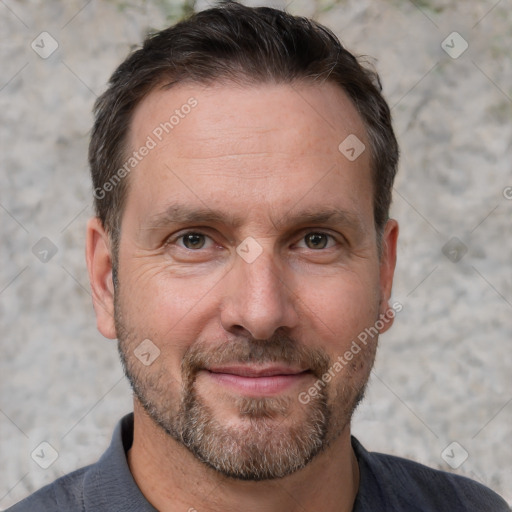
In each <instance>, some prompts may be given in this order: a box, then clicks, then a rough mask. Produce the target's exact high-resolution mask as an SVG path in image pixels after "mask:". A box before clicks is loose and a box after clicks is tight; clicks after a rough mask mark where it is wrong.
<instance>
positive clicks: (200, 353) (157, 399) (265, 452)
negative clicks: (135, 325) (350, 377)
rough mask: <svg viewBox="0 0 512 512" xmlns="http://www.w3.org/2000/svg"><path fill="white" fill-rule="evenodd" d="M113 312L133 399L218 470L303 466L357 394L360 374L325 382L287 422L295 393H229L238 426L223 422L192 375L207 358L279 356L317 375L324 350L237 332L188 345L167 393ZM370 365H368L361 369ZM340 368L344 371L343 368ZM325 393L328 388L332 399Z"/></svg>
mask: <svg viewBox="0 0 512 512" xmlns="http://www.w3.org/2000/svg"><path fill="white" fill-rule="evenodd" d="M116 311H117V308H116ZM119 313H120V312H119V311H117V314H116V329H117V334H118V338H119V344H118V349H119V353H120V357H121V361H122V364H123V367H124V371H125V374H126V376H127V378H128V380H129V381H130V384H131V386H132V389H133V392H134V395H135V397H136V399H137V400H138V402H139V403H140V404H141V405H142V407H143V408H144V410H145V411H146V413H147V414H148V416H149V417H150V418H151V419H152V420H153V421H154V423H155V424H156V425H158V426H160V427H161V428H162V429H163V430H164V431H165V432H166V433H167V434H168V435H169V436H170V437H171V438H173V439H174V440H176V441H177V442H179V443H181V444H182V445H183V446H185V447H186V448H188V450H189V451H190V452H191V453H192V454H193V455H194V456H195V457H196V458H197V459H198V460H200V461H201V462H203V463H204V464H205V465H207V466H208V467H210V468H213V469H214V470H216V471H218V472H219V473H220V474H222V475H223V476H226V477H230V478H234V479H238V480H247V481H262V480H269V479H276V478H283V477H285V476H287V475H290V474H292V473H294V472H296V471H298V470H300V469H302V468H304V467H305V466H306V465H307V464H308V463H309V462H310V461H311V460H312V459H313V458H314V457H315V456H316V455H318V454H319V453H321V452H322V451H324V450H325V449H326V448H327V447H328V446H329V445H330V444H331V443H332V442H333V441H334V440H335V439H337V438H338V437H339V435H340V434H341V433H342V432H343V430H344V429H345V428H346V427H347V426H348V425H349V424H350V420H351V417H352V414H353V412H354V410H355V409H356V407H357V405H358V404H359V402H360V401H361V400H362V398H363V396H364V391H365V387H366V382H367V377H368V376H367V375H366V378H365V379H364V381H362V382H363V383H362V384H360V385H359V387H357V388H354V387H352V386H350V385H346V384H345V382H343V381H342V382H341V383H340V384H338V387H336V388H333V390H332V392H331V393H329V390H330V388H331V387H332V384H325V385H324V386H323V387H321V388H320V389H319V390H318V394H317V395H316V396H314V397H311V401H310V402H309V403H308V404H307V405H304V404H301V405H300V407H301V408H302V410H299V413H300V421H297V420H295V421H294V423H293V424H291V425H290V424H289V422H288V423H286V420H287V417H288V416H289V415H290V414H291V413H295V414H297V404H298V403H299V401H298V398H292V397H290V396H286V397H264V398H251V397H245V396H240V397H238V398H237V399H235V400H234V404H235V407H236V411H237V412H238V415H239V417H240V419H241V421H240V426H239V427H238V428H234V427H230V426H225V425H223V424H222V423H221V422H219V421H218V420H217V419H216V415H215V410H214V409H213V408H212V407H210V405H209V404H208V403H206V402H205V400H204V399H203V397H201V396H200V395H199V394H198V393H197V390H196V386H195V377H196V375H197V372H198V371H199V370H201V369H203V368H204V367H205V366H208V365H209V364H212V363H213V364H222V363H226V362H238V363H248V362H253V363H254V362H258V363H265V362H276V361H279V362H281V363H283V362H285V363H290V364H292V363H295V364H297V363H300V364H301V365H303V367H305V368H310V369H311V370H312V373H313V374H314V375H315V377H317V378H321V376H322V375H323V374H324V373H325V372H326V371H327V370H328V368H329V366H330V360H329V358H328V357H327V355H326V354H325V353H324V352H323V351H320V350H318V349H311V348H308V347H304V346H298V345H297V343H296V342H295V341H293V340H291V339H290V338H288V337H286V336H282V335H279V336H275V337H273V338H272V340H265V341H263V342H262V341H259V340H248V339H246V338H242V339H241V340H239V341H236V342H233V343H231V342H230V343H224V344H223V345H221V346H220V347H217V348H215V350H212V349H211V348H209V349H207V348H206V347H205V346H200V345H199V344H194V345H192V346H191V347H190V348H189V350H188V351H187V353H186V354H185V356H184V358H183V361H182V364H181V370H182V371H181V374H182V383H183V384H182V386H181V393H180V394H179V396H176V393H175V394H174V396H171V392H170V390H171V389H172V387H173V386H172V385H171V384H169V380H170V379H169V375H168V373H167V372H166V371H165V369H164V368H163V367H161V369H160V371H159V372H155V371H152V369H151V367H144V368H141V365H140V362H139V361H138V360H137V359H136V358H135V356H134V355H133V348H134V346H136V344H137V342H136V341H135V337H132V336H130V335H129V331H128V330H125V329H124V328H123V326H122V324H121V321H120V314H119ZM131 332H133V331H131ZM130 338H132V339H130ZM137 339H138V338H137ZM372 352H373V353H374V350H372ZM360 355H361V354H360ZM362 357H365V355H362ZM367 357H371V354H367ZM372 361H373V359H372ZM370 368H371V364H370V365H369V369H368V374H369V371H370ZM343 371H350V370H348V367H347V368H345V369H344V370H343ZM329 394H333V395H334V398H332V399H331V401H329Z"/></svg>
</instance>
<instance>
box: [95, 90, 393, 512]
mask: <svg viewBox="0 0 512 512" xmlns="http://www.w3.org/2000/svg"><path fill="white" fill-rule="evenodd" d="M191 96H193V97H194V98H196V99H197V102H198V104H197V106H196V107H195V108H194V109H193V110H192V111H191V113H190V114H189V115H187V116H185V117H184V119H181V120H180V123H179V124H178V125H177V126H175V127H174V129H173V131H172V133H171V134H169V135H167V136H166V137H164V138H163V140H162V141H161V142H160V143H159V144H158V145H157V147H156V148H154V149H152V150H151V151H150V152H149V154H148V155H147V156H146V157H145V158H144V159H142V160H141V162H140V163H139V164H138V165H137V167H136V169H134V170H133V171H132V173H131V174H130V176H129V193H128V196H127V202H126V207H125V210H124V213H123V218H122V232H121V239H120V249H119V260H118V261H119V266H118V279H119V284H120V289H119V290H118V291H116V293H117V297H116V303H117V305H116V307H117V322H115V321H114V295H115V294H114V287H113V283H112V254H111V249H110V247H111V245H110V241H109V237H108V236H107V234H106V233H105V231H104V229H103V227H102V225H101V222H100V221H99V220H98V219H96V218H93V219H91V220H90V221H89V223H88V228H87V249H86V253H87V264H88V269H89V276H90V282H91V287H92V291H93V299H94V306H95V311H96V316H97V325H98V329H99V331H100V332H101V333H102V334H103V335H104V336H106V337H107V338H112V339H113V338H116V337H118V336H119V338H120V339H123V343H122V344H121V345H122V351H123V352H124V354H125V357H126V358H127V363H128V365H129V366H131V368H132V369H133V371H134V373H135V374H136V378H137V379H139V380H140V382H149V380H148V379H153V381H155V382H158V383H159V385H160V386H159V387H153V388H151V389H149V388H148V390H147V392H148V395H149V396H150V397H151V398H152V400H153V401H154V402H155V403H157V404H159V405H161V406H162V407H163V404H164V402H165V405H166V407H173V408H174V410H177V408H178V406H179V397H180V391H181V389H182V385H183V384H184V376H183V374H182V372H181V369H180V365H181V363H182V361H183V359H184V357H185V356H186V355H187V354H188V353H189V352H190V350H191V349H193V348H194V347H197V346H201V347H206V348H207V349H209V350H210V352H211V354H215V353H216V352H215V351H216V350H218V349H219V347H221V348H222V347H224V348H225V347H229V346H233V347H235V346H236V344H237V343H239V342H240V343H241V341H240V340H245V339H250V340H257V341H258V343H261V344H262V346H264V344H265V340H268V341H270V340H272V339H274V337H275V336H276V335H277V334H278V333H284V334H285V335H286V336H288V337H289V338H290V339H291V340H293V341H294V343H296V344H297V345H300V346H303V347H308V348H310V349H312V350H314V351H318V352H320V353H322V354H324V355H325V356H327V357H328V358H329V360H330V361H331V363H332V362H333V361H335V360H336V358H337V357H338V356H339V355H341V354H343V353H345V352H346V351H347V350H348V349H349V348H350V345H351V342H352V340H354V339H356V337H357V335H358V334H359V333H360V332H362V331H363V330H364V329H365V328H366V327H369V326H372V325H374V324H375V321H376V320H377V319H378V318H379V315H384V314H385V313H386V311H388V310H389V303H388V301H389V298H390V294H391V286H392V280H393V273H394V268H395V262H396V242H397V236H398V226H397V223H396V221H394V220H389V221H388V222H387V224H386V227H385V230H384V234H383V239H382V251H381V253H380V254H379V251H378V246H377V234H376V229H375V225H374V220H373V199H372V198H373V187H372V180H371V174H370V172H371V171H370V156H369V151H368V150H366V151H364V152H363V153H362V154H361V155H360V156H359V157H358V158H357V159H356V160H355V161H353V162H351V161H349V160H348V159H347V158H345V156H344V155H342V154H341V153H340V151H339V150H338V145H339V144H340V143H341V142H342V141H343V140H344V139H345V138H346V137H347V136H348V135H350V134H355V135H356V136H357V137H358V138H359V139H360V140H361V141H363V142H364V144H365V145H366V147H367V148H369V142H368V139H367V135H366V132H365V129H364V125H363V123H362V121H361V119H360V117H359V115H358V114H357V111H356V110H355V108H354V106H353V105H352V103H351V102H350V100H349V99H348V98H347V96H346V95H345V94H344V93H343V92H342V91H341V90H340V89H339V88H338V87H337V86H335V85H332V84H329V83H323V84H314V85H311V84H310V85H306V84H294V85H293V86H292V85H290V84H279V85H270V84H268V85H258V86H245V87H241V86H236V85H233V84H223V85H221V84H215V85H210V86H209V87H202V86H199V85H197V84H187V85H179V86H175V87H173V88H172V89H169V90H161V89H158V90H154V91H152V92H151V93H150V94H149V95H148V96H147V97H146V98H145V99H144V100H143V101H142V102H141V103H140V104H139V106H138V107H137V109H136V111H135V113H134V117H133V120H132V124H131V132H130V146H131V147H132V148H133V149H135V148H139V147H140V146H142V145H143V144H144V142H145V141H146V139H147V137H148V135H149V134H151V133H152V131H153V130H154V129H155V127H156V126H158V124H159V123H160V122H163V121H165V120H166V119H168V115H166V113H167V112H173V111H174V110H175V109H176V108H180V106H181V105H183V104H184V103H186V102H187V100H188V99H189V98H190V97H191ZM176 202H179V203H180V204H186V205H188V206H194V207H197V208H203V209H205V208H207V209H211V210H221V211H223V212H227V213H229V214H232V215H235V216H237V217H239V220H240V222H239V223H238V224H237V225H231V224H228V223H226V222H220V221H219V222H218V221H212V222H206V223H205V222H201V223H199V224H198V223H197V222H196V223H191V222H187V223H180V224H169V223H167V224H161V225H158V226H155V225H154V223H153V224H152V221H154V219H155V216H157V215H158V214H159V213H161V212H163V211H165V209H166V208H167V206H168V205H169V204H171V203H176ZM326 207H332V208H337V209H340V210H343V211H344V212H346V214H347V217H348V219H349V220H348V221H344V222H330V221H329V222H327V221H326V222H322V223H313V224H311V223H308V222H302V223H297V222H296V221H293V220H290V221H289V222H286V223H284V222H283V219H284V218H285V216H288V217H290V216H293V215H294V214H297V213H298V212H299V211H301V210H303V209H308V210H311V211H319V210H322V209H324V208H326ZM187 230H191V231H194V232H197V231H199V232H201V233H203V234H205V235H207V238H205V239H201V240H204V241H205V245H204V246H203V247H202V248H200V249H190V248H187V247H186V246H185V241H184V239H183V238H181V239H180V238H178V237H177V235H183V234H185V233H186V231H187ZM311 232H314V233H318V232H320V233H325V234H328V235H331V236H332V237H333V238H329V237H326V238H321V240H323V241H324V242H326V243H327V246H326V247H325V248H322V247H321V248H316V246H315V247H313V248H312V246H311V245H310V244H308V243H307V241H306V238H305V236H306V235H307V234H308V233H311ZM247 237H252V238H254V239H255V240H256V241H257V242H258V244H259V246H260V247H261V249H262V252H261V254H260V255H259V256H258V257H257V258H256V259H255V260H254V261H253V262H252V263H247V262H246V261H245V260H244V259H243V258H241V257H240V256H239V254H237V252H236V248H237V247H238V246H239V245H240V244H241V242H242V241H243V240H245V239H246V238H247ZM169 238H170V239H171V240H170V241H169ZM166 241H167V243H166ZM391 324H392V321H388V322H386V323H385V327H384V328H383V329H382V330H381V332H384V331H385V330H387V329H388V328H389V327H390V326H391ZM119 331H121V332H119ZM144 339H150V340H152V342H153V343H154V344H155V345H156V346H157V347H158V348H159V350H160V355H159V357H158V358H157V359H156V360H155V361H154V362H153V363H152V364H151V365H150V366H144V365H140V363H139V361H138V360H136V359H135V358H134V356H133V350H134V349H135V348H136V347H137V346H138V344H139V343H140V342H141V341H142V340H144ZM376 344H377V337H375V338H373V339H372V340H370V341H369V343H368V346H367V347H366V349H365V350H362V351H361V352H360V353H359V354H357V355H356V356H354V360H353V361H352V363H351V364H350V365H348V366H347V368H345V369H344V370H343V371H340V372H337V373H336V374H335V376H334V377H333V378H332V380H331V382H329V384H327V385H326V386H325V394H326V398H327V400H328V403H329V406H330V407H331V409H332V411H333V414H332V421H331V423H330V424H329V432H328V435H327V438H328V443H327V447H326V448H325V449H324V450H323V451H321V452H320V453H319V454H317V455H316V456H315V457H313V459H312V460H311V461H310V462H309V463H308V464H307V465H306V466H305V467H303V468H302V469H300V470H297V471H295V472H293V473H291V474H289V475H288V476H285V477H283V478H278V479H267V480H262V481H243V480H239V479H236V478H230V477H226V476H224V475H222V474H221V473H220V472H218V471H216V470H215V469H212V468H211V467H208V466H207V465H205V464H204V463H203V462H201V461H200V460H198V459H197V458H196V457H195V456H194V455H193V454H192V453H191V452H190V451H189V450H188V449H187V448H186V447H185V446H183V444H181V443H179V442H178V441H176V440H175V439H174V438H173V437H171V436H169V435H168V434H167V433H166V432H165V431H164V430H163V429H162V428H161V427H160V426H158V425H157V424H156V423H155V422H154V421H153V419H152V418H151V417H150V416H149V415H148V414H147V412H146V411H145V409H144V408H143V407H142V406H141V403H140V401H139V400H138V399H137V398H135V399H134V415H135V430H134V442H133V446H132V448H131V449H130V450H129V452H128V462H129V465H130V469H131V471H132V474H133V476H134V479H135V481H136V483H137V485H138V486H139V488H140V489H141V491H142V492H143V494H144V495H145V496H146V498H147V499H148V501H150V502H151V503H152V504H153V506H154V507H155V508H157V509H158V510H162V511H172V512H174V511H178V510H181V511H186V510H194V509H195V510H197V511H203V510H205V511H206V510H208V511H221V510H222V511H234V510H247V511H261V510H265V511H270V512H272V511H276V512H277V511H282V510H289V511H304V510H308V511H309V510H311V511H313V510H324V511H326V512H331V511H332V512H334V511H337V512H339V511H345V510H346V511H349V510H352V506H353V502H354V499H355V496H356V494H357V489H358V484H359V470H358V466H357V462H356V460H355V456H354V454H353V451H352V448H351V444H350V424H349V423H348V418H347V415H348V417H349V416H350V413H351V410H348V409H350V407H349V406H350V405H355V403H354V404H347V403H343V402H344V401H346V400H351V401H354V400H355V394H356V393H355V391H353V392H352V391H350V392H349V391H345V390H346V389H349V390H356V391H357V390H362V389H363V388H364V385H365V384H366V382H367V379H368V375H369V372H370V370H371V367H372V364H373V359H374V355H375V349H376ZM315 381H316V379H315V376H314V375H313V374H311V373H310V374H306V375H304V376H303V377H302V378H299V379H297V380H296V381H294V382H293V383H292V384H291V385H289V386H287V387H286V388H285V389H283V390H280V391H277V392H275V393H270V395H268V394H267V395H265V396H267V397H268V396H271V397H272V398H278V399H285V400H287V402H286V403H287V405H286V411H285V412H283V414H281V413H275V414H271V415H269V417H268V418H266V420H265V421H266V422H267V423H266V424H267V425H269V426H270V427H271V429H273V430H272V431H273V432H274V433H275V436H280V435H282V436H283V438H285V436H286V434H287V432H289V430H290V429H291V428H293V427H294V426H297V425H301V424H303V423H304V421H305V417H306V416H305V415H306V412H307V411H308V410H309V409H308V407H307V406H305V405H303V404H301V403H300V402H299V400H298V399H297V397H298V395H299V393H300V392H304V391H307V390H308V389H309V388H310V387H311V386H312V385H313V384H314V383H315ZM195 389H196V392H197V394H198V396H199V397H201V398H203V399H204V400H205V401H207V402H208V404H210V407H211V409H212V411H213V414H214V418H215V420H216V421H217V422H219V424H220V425H222V426H223V427H224V428H226V429H228V430H229V429H233V430H232V432H238V431H240V430H241V429H243V428H249V427H250V426H251V423H250V422H249V420H248V419H247V417H243V416H242V415H241V414H240V410H239V409H238V407H237V403H236V400H237V399H240V397H241V396H242V395H244V396H249V398H255V397H258V396H259V395H260V394H261V393H259V391H255V392H253V393H249V392H247V391H243V390H240V389H239V388H236V387H235V388H234V387H229V386H226V385H225V384H223V383H222V382H219V381H218V380H216V379H215V378H212V375H211V374H210V373H209V372H206V371H202V372H199V373H198V374H197V378H196V380H195ZM163 394H165V397H164V396H163ZM250 432H251V431H250V430H249V433H250Z"/></svg>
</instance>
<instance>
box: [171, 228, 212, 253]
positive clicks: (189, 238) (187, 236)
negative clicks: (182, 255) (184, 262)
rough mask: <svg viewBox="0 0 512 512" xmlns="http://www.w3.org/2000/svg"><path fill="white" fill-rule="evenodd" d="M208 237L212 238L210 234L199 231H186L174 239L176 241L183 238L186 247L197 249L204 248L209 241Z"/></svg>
mask: <svg viewBox="0 0 512 512" xmlns="http://www.w3.org/2000/svg"><path fill="white" fill-rule="evenodd" d="M207 239H209V240H211V239H210V237H209V236H207V235H205V234H203V233H198V232H196V231H189V232H187V233H184V234H182V235H180V236H178V237H176V238H175V239H174V241H176V242H177V241H178V240H183V245H182V246H181V247H184V248H185V249H190V250H192V251H193V250H197V249H203V248H204V247H205V245H206V243H207Z"/></svg>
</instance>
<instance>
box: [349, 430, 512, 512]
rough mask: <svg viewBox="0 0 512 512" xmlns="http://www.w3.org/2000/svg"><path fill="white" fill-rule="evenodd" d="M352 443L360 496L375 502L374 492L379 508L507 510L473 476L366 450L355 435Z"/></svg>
mask: <svg viewBox="0 0 512 512" xmlns="http://www.w3.org/2000/svg"><path fill="white" fill-rule="evenodd" d="M352 444H353V447H354V451H355V452H356V456H357V458H358V462H359V466H360V470H361V489H360V492H361V494H362V496H361V500H362V501H363V500H367V502H368V503H370V502H371V500H373V504H375V499H376V498H375V497H376V496H378V498H377V499H380V500H382V501H383V502H384V503H385V505H384V507H382V509H381V510H388V509H389V510H395V511H401V510H404V511H405V510H407V511H408V512H409V511H411V512H412V511H418V512H420V511H421V512H423V511H425V512H429V511H436V512H437V511H444V510H446V511H450V512H457V511H461V512H462V511H464V512H480V511H482V512H483V511H491V510H492V511H493V512H510V508H509V507H508V505H507V504H506V503H505V501H504V500H503V499H502V498H501V497H500V496H498V495H497V494H496V493H495V492H494V491H492V490H491V489H489V488H488V487H485V486H484V485H482V484H480V483H478V482H475V481H474V480H471V479H469V478H466V477H463V476H460V475H455V474H452V473H448V472H446V471H441V470H437V469H433V468H430V467H428V466H425V465H423V464H419V463H418V462H414V461H412V460H408V459H404V458H401V457H396V456H393V455H385V454H382V453H375V452H368V451H366V450H365V449H364V448H363V447H362V445H361V444H360V443H359V442H358V441H357V439H355V438H353V442H352ZM365 487H366V488H365ZM385 507H386V508H385ZM362 510H363V509H362Z"/></svg>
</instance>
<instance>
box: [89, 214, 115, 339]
mask: <svg viewBox="0 0 512 512" xmlns="http://www.w3.org/2000/svg"><path fill="white" fill-rule="evenodd" d="M85 258H86V261H87V269H88V271H89V282H90V283H91V290H92V300H93V305H94V311H95V313H96V325H97V327H98V330H99V331H100V332H101V334H103V336H105V337H106V338H110V339H115V338H116V337H117V336H116V329H115V323H114V283H113V281H112V255H111V247H110V240H109V237H108V235H107V233H106V231H105V229H104V228H103V225H102V223H101V220H100V219H99V218H98V217H93V218H92V219H89V222H88V223H87V237H86V249H85Z"/></svg>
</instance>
